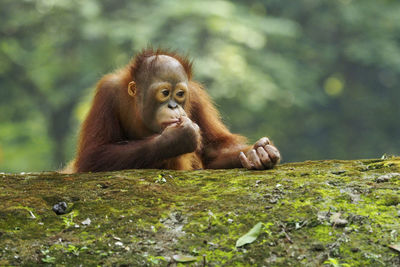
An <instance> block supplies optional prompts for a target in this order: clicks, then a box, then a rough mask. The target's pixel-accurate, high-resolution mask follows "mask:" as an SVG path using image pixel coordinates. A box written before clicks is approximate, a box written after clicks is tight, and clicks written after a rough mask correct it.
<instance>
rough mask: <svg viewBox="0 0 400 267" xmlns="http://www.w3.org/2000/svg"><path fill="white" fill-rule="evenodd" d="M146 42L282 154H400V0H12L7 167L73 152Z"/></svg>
mask: <svg viewBox="0 0 400 267" xmlns="http://www.w3.org/2000/svg"><path fill="white" fill-rule="evenodd" d="M148 44H152V45H153V46H156V47H157V46H161V47H164V48H171V49H173V50H177V51H180V52H182V53H184V54H189V55H190V57H191V58H192V59H194V61H195V65H194V70H195V73H194V77H195V79H196V80H198V81H200V82H201V83H203V84H204V85H205V86H206V87H207V89H208V91H209V93H210V94H211V95H212V97H213V98H214V100H215V101H216V103H217V105H218V107H219V109H220V111H221V113H222V116H223V118H224V121H225V122H226V123H227V125H228V126H229V128H230V129H231V130H232V131H233V132H236V133H240V134H243V135H245V136H247V137H248V138H249V139H250V140H251V141H256V140H257V139H258V138H259V137H261V136H265V135H267V136H269V137H271V138H272V139H273V140H274V142H275V143H276V144H277V146H278V147H279V148H280V150H281V152H282V154H283V159H284V161H285V162H290V161H303V160H314V159H331V158H338V159H354V158H376V157H381V156H382V155H383V154H399V151H400V124H399V118H400V103H399V102H400V90H399V89H400V1H398V0H380V1H376V0H362V1H355V0H353V1H352V0H296V1H281V0H265V1H258V0H246V1H245V0H242V1H240V0H236V1H207V0H191V1H187V0H172V1H167V0H135V1H131V0H104V1H95V0H84V1H80V0H18V1H15V0H2V1H1V2H0V171H3V172H20V171H40V170H54V169H57V168H60V167H62V166H63V165H64V164H65V163H66V162H67V161H69V160H70V159H71V158H72V157H73V155H74V153H75V145H76V141H77V133H78V128H79V125H80V123H81V122H82V120H83V118H84V116H85V113H86V112H87V110H88V107H89V105H90V100H91V98H92V92H93V89H94V86H95V84H96V82H97V80H98V79H100V78H101V76H102V75H104V74H106V73H107V72H110V71H113V70H114V69H116V68H118V67H120V66H123V65H125V64H127V63H128V62H129V60H130V58H131V57H132V56H133V55H134V53H135V52H137V51H139V50H141V49H142V48H143V47H146V46H147V45H148Z"/></svg>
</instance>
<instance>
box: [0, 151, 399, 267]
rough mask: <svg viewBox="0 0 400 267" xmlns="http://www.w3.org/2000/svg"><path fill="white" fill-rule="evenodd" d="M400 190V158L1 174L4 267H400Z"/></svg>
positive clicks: (0, 228) (0, 248) (0, 257)
mask: <svg viewBox="0 0 400 267" xmlns="http://www.w3.org/2000/svg"><path fill="white" fill-rule="evenodd" d="M399 189H400V158H390V159H386V160H353V161H309V162H303V163H290V164H282V165H280V166H278V167H277V168H276V169H274V170H268V171H248V170H244V169H234V170H201V171H166V170H130V171H120V172H108V173H93V174H91V173H87V174H75V175H65V174H58V173H49V172H46V173H25V174H0V265H1V266H3V265H27V266H28V265H29V266H32V265H39V264H43V263H45V264H48V265H68V266H79V265H80V264H82V265H84V266H96V265H101V266H110V265H117V266H120V265H125V266H137V265H141V266H143V265H148V266H152V265H154V266H159V265H161V266H167V265H169V266H171V265H172V266H173V265H184V264H188V265H194V266H203V265H205V264H206V265H207V266H221V265H222V266H224V265H226V266H231V265H237V266H241V265H254V266H262V265H264V266H323V265H326V266H330V265H332V266H333V265H337V266H348V265H350V266H399V265H400V258H399V255H400V254H399V252H398V251H396V249H392V248H391V246H392V247H394V248H396V244H398V243H400V237H399V233H400V204H399V203H400V192H399ZM59 202H66V203H67V205H68V208H67V210H66V214H63V215H57V214H56V213H55V212H54V211H53V210H52V208H53V206H54V205H55V204H57V203H59ZM258 222H261V223H263V227H262V231H261V234H259V236H258V237H257V239H256V240H255V241H254V242H252V243H250V244H246V245H244V246H242V247H239V248H237V247H235V244H236V241H237V240H238V238H239V237H241V236H243V235H244V234H246V233H247V232H248V231H249V230H250V229H251V228H252V227H253V226H254V225H256V224H257V223H258ZM186 256H191V257H186ZM183 259H185V260H183ZM176 260H177V261H176ZM184 261H188V263H184ZM346 264H348V265H346Z"/></svg>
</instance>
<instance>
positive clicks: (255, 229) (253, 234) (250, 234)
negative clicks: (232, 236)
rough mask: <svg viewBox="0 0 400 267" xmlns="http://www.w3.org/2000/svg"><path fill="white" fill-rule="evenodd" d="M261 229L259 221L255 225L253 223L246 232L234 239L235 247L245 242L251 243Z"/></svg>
mask: <svg viewBox="0 0 400 267" xmlns="http://www.w3.org/2000/svg"><path fill="white" fill-rule="evenodd" d="M261 229H262V223H261V222H259V223H257V224H256V225H254V227H253V228H251V230H250V231H249V232H247V233H246V234H245V235H243V236H241V237H240V238H239V239H238V240H237V241H236V247H237V248H238V247H241V246H244V245H246V244H250V243H253V242H254V241H255V240H256V239H257V237H258V236H259V235H260V234H261Z"/></svg>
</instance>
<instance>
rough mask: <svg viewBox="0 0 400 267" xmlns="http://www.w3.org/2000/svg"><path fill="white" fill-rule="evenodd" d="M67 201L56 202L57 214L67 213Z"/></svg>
mask: <svg viewBox="0 0 400 267" xmlns="http://www.w3.org/2000/svg"><path fill="white" fill-rule="evenodd" d="M67 208H68V206H67V203H65V202H59V203H57V204H55V205H54V206H53V211H54V212H55V213H56V214H57V215H61V214H65V213H67Z"/></svg>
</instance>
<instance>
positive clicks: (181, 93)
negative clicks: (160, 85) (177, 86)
mask: <svg viewBox="0 0 400 267" xmlns="http://www.w3.org/2000/svg"><path fill="white" fill-rule="evenodd" d="M176 95H177V96H178V97H183V96H184V95H185V92H184V91H179V92H178V93H176Z"/></svg>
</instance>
